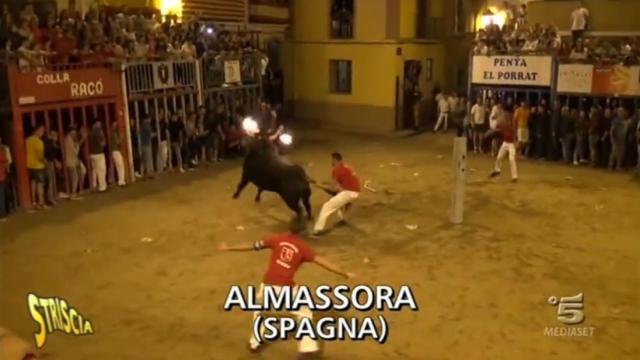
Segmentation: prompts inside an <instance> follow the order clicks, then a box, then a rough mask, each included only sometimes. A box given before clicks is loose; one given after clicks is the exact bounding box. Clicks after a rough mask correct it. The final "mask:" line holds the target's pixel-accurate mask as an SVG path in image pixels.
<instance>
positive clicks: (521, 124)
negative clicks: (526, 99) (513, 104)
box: [513, 107, 531, 129]
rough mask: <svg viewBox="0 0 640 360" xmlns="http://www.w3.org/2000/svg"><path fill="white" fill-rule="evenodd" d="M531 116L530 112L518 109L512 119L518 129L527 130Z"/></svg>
mask: <svg viewBox="0 0 640 360" xmlns="http://www.w3.org/2000/svg"><path fill="white" fill-rule="evenodd" d="M530 116H531V110H530V109H525V108H523V107H519V108H517V109H516V111H515V113H514V114H513V118H514V119H515V120H516V126H517V127H518V129H528V128H529V117H530Z"/></svg>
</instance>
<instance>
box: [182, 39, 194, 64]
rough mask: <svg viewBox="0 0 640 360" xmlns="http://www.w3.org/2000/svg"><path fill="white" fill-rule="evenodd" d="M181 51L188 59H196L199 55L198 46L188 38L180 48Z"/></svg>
mask: <svg viewBox="0 0 640 360" xmlns="http://www.w3.org/2000/svg"><path fill="white" fill-rule="evenodd" d="M180 52H181V53H182V57H183V58H184V59H186V60H194V59H196V57H197V55H198V54H197V51H196V46H195V45H194V44H193V41H191V39H186V40H185V41H184V43H183V44H182V47H181V48H180Z"/></svg>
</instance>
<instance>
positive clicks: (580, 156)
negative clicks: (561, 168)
mask: <svg viewBox="0 0 640 360" xmlns="http://www.w3.org/2000/svg"><path fill="white" fill-rule="evenodd" d="M575 132H576V147H575V148H574V150H573V165H580V164H585V163H587V162H588V161H587V157H586V156H585V155H584V148H585V145H586V144H587V140H588V137H589V119H587V112H586V111H585V110H580V111H578V118H577V119H576V120H575Z"/></svg>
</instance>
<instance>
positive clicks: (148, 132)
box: [139, 114, 154, 178]
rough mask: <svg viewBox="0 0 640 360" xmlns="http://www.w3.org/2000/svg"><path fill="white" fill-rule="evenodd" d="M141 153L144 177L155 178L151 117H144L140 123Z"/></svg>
mask: <svg viewBox="0 0 640 360" xmlns="http://www.w3.org/2000/svg"><path fill="white" fill-rule="evenodd" d="M139 131H140V150H141V151H140V152H141V153H142V159H141V161H142V175H143V176H145V177H147V178H150V177H153V173H154V167H153V130H152V127H151V116H149V115H146V114H145V115H143V117H142V122H141V123H140V130H139Z"/></svg>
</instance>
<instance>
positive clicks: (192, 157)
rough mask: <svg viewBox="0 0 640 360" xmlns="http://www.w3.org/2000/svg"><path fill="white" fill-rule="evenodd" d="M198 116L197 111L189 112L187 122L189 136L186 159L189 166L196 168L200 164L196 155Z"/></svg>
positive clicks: (186, 130)
mask: <svg viewBox="0 0 640 360" xmlns="http://www.w3.org/2000/svg"><path fill="white" fill-rule="evenodd" d="M196 119H197V117H196V113H195V112H191V113H189V115H188V116H187V122H186V123H185V126H184V128H185V134H186V137H187V140H186V146H185V155H186V156H185V159H186V162H187V167H189V168H194V167H195V166H197V165H198V162H197V161H196V156H197V155H198V131H197V123H196V122H197V120H196Z"/></svg>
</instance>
